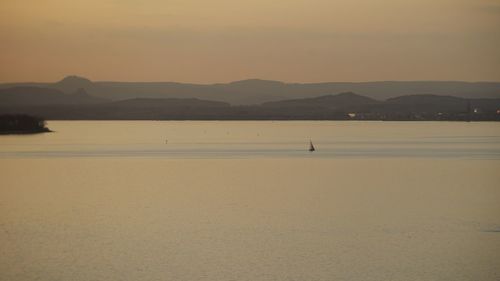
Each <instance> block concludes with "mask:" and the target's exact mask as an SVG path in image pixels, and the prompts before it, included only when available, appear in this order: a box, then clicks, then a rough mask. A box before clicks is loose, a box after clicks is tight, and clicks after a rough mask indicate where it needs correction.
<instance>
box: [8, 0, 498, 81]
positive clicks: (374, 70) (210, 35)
mask: <svg viewBox="0 0 500 281" xmlns="http://www.w3.org/2000/svg"><path fill="white" fill-rule="evenodd" d="M0 36H1V37H0V82H14V81H56V80H59V79H61V78H62V77H63V76H66V75H69V74H76V75H81V76H85V77H88V78H90V79H92V80H120V81H180V82H201V83H211V82H226V81H232V80H239V79H246V78H263V79H274V80H282V81H291V82H292V81H293V82H318V81H368V80H370V81H373V80H467V81H479V80H481V81H485V80H488V81H500V51H499V50H500V0H378V1H377V0H274V1H273V0H85V1H80V0H73V1H68V0H0Z"/></svg>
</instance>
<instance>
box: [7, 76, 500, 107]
mask: <svg viewBox="0 0 500 281" xmlns="http://www.w3.org/2000/svg"><path fill="white" fill-rule="evenodd" d="M15 86H36V87H46V88H55V89H59V90H62V91H63V92H65V93H67V94H70V93H73V92H75V90H76V89H79V88H83V89H85V90H86V91H87V92H88V93H89V94H90V95H93V96H96V97H102V98H106V99H111V100H124V99H132V98H198V99H204V100H214V101H222V102H228V103H230V104H233V105H252V104H262V103H266V102H272V101H280V100H286V99H302V98H313V97H318V96H324V95H331V94H336V93H342V92H355V93H357V94H360V95H363V96H366V97H369V98H372V99H377V100H385V99H388V98H394V97H398V96H405V95H447V96H455V97H463V98H476V99H477V98H500V83H497V82H477V83H470V82H448V81H434V82H433V81H416V82H405V81H402V82H390V81H388V82H359V83H357V82H352V83H350V82H328V83H283V82H278V81H269V80H260V79H249V80H242V81H236V82H231V83H218V84H211V85H205V84H185V83H175V82H92V81H90V80H88V79H85V78H81V77H77V76H69V77H66V78H65V79H63V80H61V81H59V82H56V83H16V84H12V83H11V84H0V89H1V88H8V87H15Z"/></svg>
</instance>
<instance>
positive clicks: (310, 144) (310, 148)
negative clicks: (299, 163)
mask: <svg viewBox="0 0 500 281" xmlns="http://www.w3.org/2000/svg"><path fill="white" fill-rule="evenodd" d="M315 150H316V149H315V148H314V145H313V143H312V141H309V151H310V152H313V151H315Z"/></svg>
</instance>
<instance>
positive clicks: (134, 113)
mask: <svg viewBox="0 0 500 281" xmlns="http://www.w3.org/2000/svg"><path fill="white" fill-rule="evenodd" d="M67 90H68V91H69V90H72V89H67ZM13 113H24V114H31V115H37V116H42V117H44V118H46V119H76V120H78V119H80V120H82V119H88V120H111V119H117V120H118V119H125V120H141V119H143V120H462V121H470V120H478V121H479V120H483V121H485V120H491V121H500V98H496V99H495V98H490V99H485V98H476V99H465V98H461V97H453V96H438V95H409V96H400V97H394V98H390V99H387V100H385V101H381V100H376V99H373V98H370V97H366V96H361V95H358V94H355V93H352V92H346V93H340V94H335V95H332V94H328V95H323V96H318V97H311V98H299V99H287V100H281V101H273V102H265V103H262V104H260V105H230V104H229V103H227V102H221V101H210V100H202V99H197V98H131V99H124V100H111V99H104V98H100V97H94V96H91V95H89V94H87V92H86V90H84V89H78V90H76V91H75V92H74V93H72V94H65V93H63V92H62V91H61V90H57V89H47V88H38V87H33V86H29V87H28V86H22V87H13V88H7V89H0V114H13Z"/></svg>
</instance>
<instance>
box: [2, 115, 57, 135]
mask: <svg viewBox="0 0 500 281" xmlns="http://www.w3.org/2000/svg"><path fill="white" fill-rule="evenodd" d="M46 125H47V124H46V122H45V120H44V119H43V118H41V117H38V116H31V115H27V114H3V115H0V133H11V132H12V133H16V132H21V133H23V132H26V133H31V132H33V133H37V132H50V130H49V129H48V128H47V127H46Z"/></svg>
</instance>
